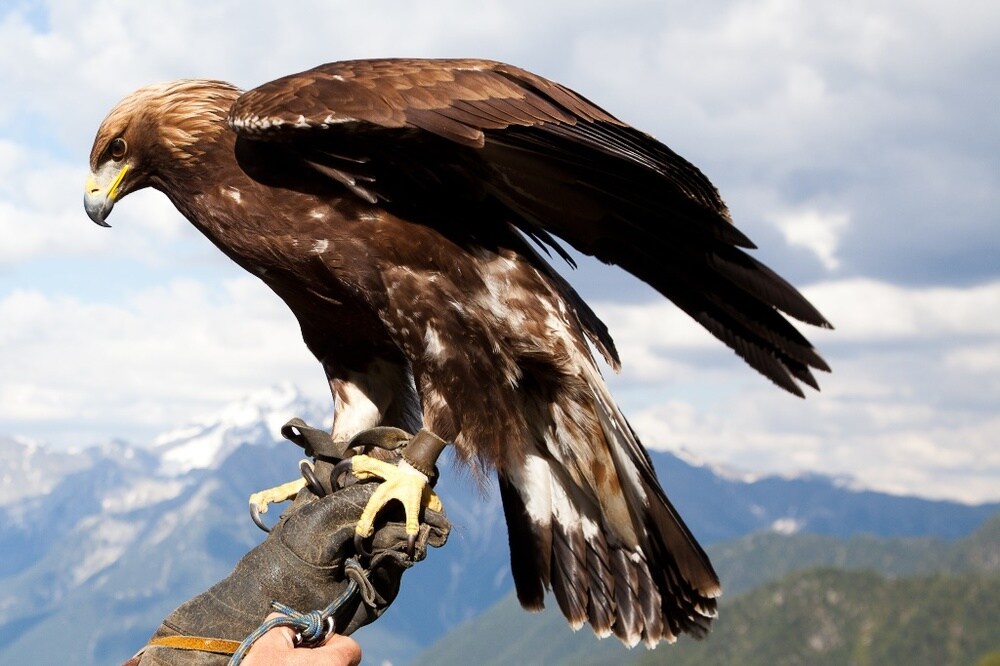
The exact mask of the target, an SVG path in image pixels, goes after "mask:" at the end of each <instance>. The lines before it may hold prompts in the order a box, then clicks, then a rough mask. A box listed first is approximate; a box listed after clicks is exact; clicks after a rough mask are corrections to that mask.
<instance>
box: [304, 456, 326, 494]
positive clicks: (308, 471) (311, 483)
mask: <svg viewBox="0 0 1000 666" xmlns="http://www.w3.org/2000/svg"><path fill="white" fill-rule="evenodd" d="M299 471H300V472H302V478H303V479H305V480H306V487H307V488H309V492H311V493H312V494H313V495H315V496H316V497H326V489H324V488H323V484H321V483H320V482H319V479H318V478H317V477H316V470H314V469H313V466H312V465H310V464H309V461H308V460H301V461H299Z"/></svg>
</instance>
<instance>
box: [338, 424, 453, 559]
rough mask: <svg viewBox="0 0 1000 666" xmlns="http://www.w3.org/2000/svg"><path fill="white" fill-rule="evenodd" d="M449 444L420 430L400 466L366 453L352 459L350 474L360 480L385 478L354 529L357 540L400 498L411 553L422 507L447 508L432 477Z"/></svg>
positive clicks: (404, 451)
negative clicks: (434, 485)
mask: <svg viewBox="0 0 1000 666" xmlns="http://www.w3.org/2000/svg"><path fill="white" fill-rule="evenodd" d="M446 445H447V442H445V441H444V440H442V439H441V438H439V437H437V436H436V435H433V434H431V433H430V432H427V431H426V430H421V431H420V432H418V433H417V434H416V435H415V436H414V437H413V439H412V440H410V442H409V443H408V444H407V445H406V447H405V449H404V450H403V459H402V460H401V461H400V462H399V464H398V465H394V464H392V463H388V462H385V461H383V460H378V459H376V458H372V457H370V456H367V455H357V456H354V457H352V458H350V459H349V461H350V463H349V465H350V470H351V473H352V474H353V475H354V476H355V477H356V478H357V479H358V480H360V481H366V480H368V479H374V478H378V479H382V484H381V485H380V486H379V487H378V489H376V490H375V492H374V493H373V494H372V497H371V499H370V500H369V501H368V505H367V506H365V508H364V511H362V512H361V517H360V518H359V519H358V523H357V525H356V527H355V531H354V533H355V541H356V542H359V541H361V540H363V539H367V538H369V537H370V536H372V534H374V533H375V518H376V516H377V515H378V512H379V511H381V510H382V508H383V507H385V505H386V504H388V503H389V502H391V501H392V500H397V501H399V503H400V504H402V505H403V512H404V515H405V517H406V524H405V529H406V537H407V548H408V552H411V553H412V551H413V546H414V544H415V543H416V539H417V534H418V532H419V531H420V520H419V517H420V510H421V509H422V508H424V507H426V508H429V509H431V510H432V511H442V510H443V508H444V507H443V505H442V504H441V499H440V498H439V497H438V495H437V493H435V492H434V490H433V489H432V488H431V479H432V478H433V477H434V476H436V474H435V468H434V463H435V462H436V461H437V458H438V456H439V455H440V454H441V451H442V450H444V447H445V446H446Z"/></svg>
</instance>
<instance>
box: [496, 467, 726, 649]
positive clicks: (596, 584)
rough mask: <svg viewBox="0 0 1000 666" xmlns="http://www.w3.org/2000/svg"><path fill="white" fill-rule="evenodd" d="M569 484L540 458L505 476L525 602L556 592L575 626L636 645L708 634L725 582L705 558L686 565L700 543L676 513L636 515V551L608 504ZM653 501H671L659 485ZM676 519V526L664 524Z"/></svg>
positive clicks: (562, 471)
mask: <svg viewBox="0 0 1000 666" xmlns="http://www.w3.org/2000/svg"><path fill="white" fill-rule="evenodd" d="M571 477H572V475H571V474H569V473H567V471H566V468H565V467H563V466H561V465H560V464H558V463H557V462H556V461H555V460H552V459H551V458H549V457H543V456H540V455H536V454H531V455H529V457H528V462H527V463H526V464H525V465H523V466H522V467H520V468H519V469H505V470H504V471H502V472H500V474H499V479H500V492H501V498H502V499H503V505H504V511H505V513H506V517H507V524H508V531H509V534H510V548H511V562H512V570H513V574H514V582H515V584H516V587H517V593H518V599H519V600H520V602H521V604H522V605H523V606H524V607H525V608H528V609H531V610H538V609H541V608H542V607H543V606H544V595H545V591H546V589H549V588H551V590H552V592H553V595H554V596H555V599H556V602H557V603H558V605H559V608H560V610H561V611H562V613H563V615H564V616H565V617H566V619H567V620H568V621H569V623H570V625H571V626H572V627H573V628H574V629H578V628H580V627H581V626H582V625H583V624H584V623H589V624H590V625H591V627H592V628H593V630H594V633H595V634H597V635H598V636H599V637H605V636H609V635H611V634H614V635H615V636H617V637H618V638H619V639H620V640H621V641H622V642H624V643H625V644H626V645H629V646H630V647H631V646H634V645H636V644H637V643H639V642H640V641H642V642H644V643H645V644H646V645H647V646H650V647H653V646H655V645H656V644H657V643H658V642H660V641H662V640H666V641H669V642H673V641H674V640H676V638H677V636H679V635H680V634H681V633H689V634H691V635H693V636H695V637H698V638H700V637H702V636H704V635H705V634H706V633H707V631H708V628H709V626H710V624H711V621H712V618H713V617H714V616H715V600H714V596H717V595H718V594H719V586H718V579H717V578H716V577H715V574H714V572H713V571H712V570H711V565H710V564H708V560H707V558H705V559H699V558H698V557H697V556H695V557H694V559H695V560H697V562H696V563H694V564H692V563H691V562H688V561H687V560H688V559H691V558H692V556H690V555H689V554H687V553H685V552H684V551H685V550H687V549H689V548H690V546H688V545H686V544H687V540H688V539H690V542H691V543H694V545H695V547H696V548H697V544H696V543H695V542H694V541H693V538H692V537H691V536H690V533H689V532H688V531H687V528H686V527H684V525H683V523H681V522H680V520H679V518H676V513H674V512H672V509H671V510H665V508H661V509H657V508H651V510H650V508H637V511H636V512H637V514H638V515H641V516H644V520H645V527H644V528H643V530H642V535H641V538H640V539H639V540H638V543H636V544H632V545H630V544H628V543H626V540H627V539H628V536H627V535H623V532H625V533H629V532H630V530H631V527H629V526H621V525H615V524H612V523H611V522H609V521H608V515H607V514H606V513H604V512H603V510H602V509H601V508H600V506H601V503H602V502H601V499H600V498H598V497H597V496H595V495H594V494H593V492H592V491H591V490H590V489H585V488H581V487H579V486H577V485H576V484H575V483H574V482H573V481H572V480H571ZM654 481H655V480H654ZM655 490H658V487H656V488H655ZM647 496H648V498H649V499H650V500H652V501H653V503H654V505H655V504H657V503H658V502H659V500H660V499H661V498H662V499H663V500H664V501H665V499H666V498H664V497H662V492H659V493H657V492H655V491H654V489H652V488H650V489H647ZM674 518H676V521H677V522H676V524H667V525H661V524H660V523H662V522H663V521H664V520H668V521H669V520H673V519H674ZM662 532H667V534H662ZM678 544H682V547H680V548H679V547H678ZM678 550H679V551H680V552H677V551H678ZM697 552H698V553H699V554H700V556H701V558H704V553H702V552H701V550H700V548H697ZM680 562H683V564H680ZM692 570H694V573H695V575H692V573H691V572H692ZM696 581H697V582H696Z"/></svg>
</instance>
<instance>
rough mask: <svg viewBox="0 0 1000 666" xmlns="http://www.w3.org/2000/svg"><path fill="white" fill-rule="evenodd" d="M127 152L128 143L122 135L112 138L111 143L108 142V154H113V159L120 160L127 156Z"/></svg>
mask: <svg viewBox="0 0 1000 666" xmlns="http://www.w3.org/2000/svg"><path fill="white" fill-rule="evenodd" d="M126 152H128V144H127V143H125V139H123V138H121V137H118V138H117V139H112V140H111V143H109V144H108V154H109V155H111V159H114V160H120V159H121V158H123V157H125V153H126Z"/></svg>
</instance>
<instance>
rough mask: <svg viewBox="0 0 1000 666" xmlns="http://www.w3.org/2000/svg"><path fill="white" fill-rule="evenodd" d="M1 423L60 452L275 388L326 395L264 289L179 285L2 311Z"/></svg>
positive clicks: (18, 296)
mask: <svg viewBox="0 0 1000 666" xmlns="http://www.w3.org/2000/svg"><path fill="white" fill-rule="evenodd" d="M0 321H3V322H4V327H3V329H2V330H0V365H2V366H3V368H4V381H3V383H2V384H0V422H4V423H6V424H9V425H7V427H6V428H5V429H13V430H15V431H20V432H34V433H37V434H39V436H42V437H48V438H49V439H50V440H52V441H55V442H57V443H60V444H67V443H72V442H75V443H81V444H82V443H88V440H85V441H80V438H88V437H89V438H91V440H89V441H93V440H97V439H104V438H106V437H109V436H115V435H125V436H129V437H133V438H134V437H136V436H140V439H139V441H142V439H141V436H143V435H145V436H147V437H148V436H149V435H151V434H152V433H155V432H158V431H161V430H163V429H164V428H167V427H171V426H174V425H176V424H178V423H181V422H186V421H188V420H189V419H190V418H191V416H192V414H197V413H203V412H205V411H206V410H210V409H212V408H213V407H217V406H219V405H221V404H224V403H225V402H226V401H228V400H233V399H236V398H238V397H240V396H242V395H244V394H245V393H246V392H247V391H248V390H252V389H256V388H259V387H261V386H266V385H268V384H271V383H274V382H277V381H280V380H286V379H288V380H292V381H295V382H297V383H299V384H300V385H301V386H303V387H304V388H305V389H306V390H307V391H309V392H310V393H311V395H314V396H322V395H324V394H325V392H326V389H325V382H324V379H323V373H322V370H320V368H319V365H318V363H316V362H315V360H314V359H312V357H311V356H310V355H309V354H308V352H307V351H306V349H305V346H304V345H303V343H302V340H301V336H300V335H299V332H298V327H297V326H296V324H295V321H294V317H292V316H291V314H290V313H289V312H288V311H287V309H286V308H285V306H284V305H283V304H282V303H281V302H280V301H279V300H278V299H277V297H275V296H274V295H272V294H271V292H270V291H268V290H267V289H266V288H265V287H264V286H263V285H262V284H260V283H259V282H257V281H256V280H255V279H252V278H243V279H240V280H235V281H231V282H228V283H226V284H224V285H222V286H221V287H214V286H211V285H207V284H204V283H200V282H195V281H190V280H178V281H174V282H171V283H169V284H167V285H164V286H162V287H154V288H148V289H144V290H141V291H136V292H134V293H132V294H131V296H130V297H129V298H128V300H127V302H125V303H122V304H110V303H99V302H82V301H80V300H78V299H76V298H69V297H49V296H46V295H43V294H41V293H39V292H36V291H15V292H13V293H11V294H9V295H7V296H6V297H5V298H3V299H2V300H0Z"/></svg>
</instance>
